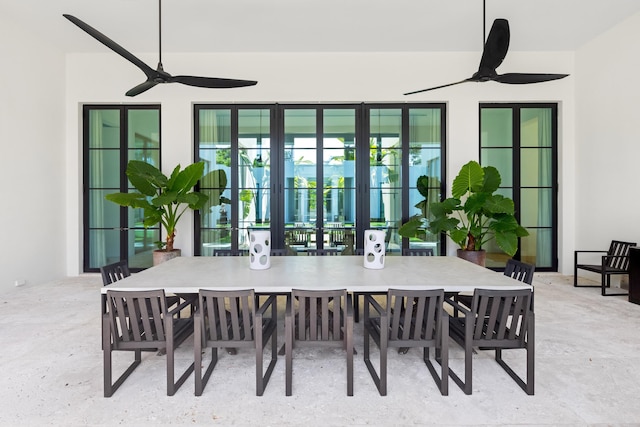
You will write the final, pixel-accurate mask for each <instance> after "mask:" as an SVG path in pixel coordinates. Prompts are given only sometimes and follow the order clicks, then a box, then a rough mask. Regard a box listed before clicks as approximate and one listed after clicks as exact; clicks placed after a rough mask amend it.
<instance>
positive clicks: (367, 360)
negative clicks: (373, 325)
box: [364, 319, 388, 396]
mask: <svg viewBox="0 0 640 427" xmlns="http://www.w3.org/2000/svg"><path fill="white" fill-rule="evenodd" d="M365 322H366V319H365ZM383 330H384V331H386V329H383ZM384 333H385V332H383V334H384ZM371 338H373V337H372V336H371V334H370V331H369V328H368V327H367V325H366V324H365V327H364V364H365V365H366V366H367V369H368V371H369V374H371V378H372V379H373V382H374V384H375V385H376V388H377V389H378V392H379V393H380V396H386V395H387V351H388V348H387V340H386V338H385V339H383V338H382V337H380V339H379V340H378V339H375V338H374V342H375V343H376V344H377V345H378V348H379V349H380V374H379V375H378V372H376V368H375V367H374V366H373V363H371V342H370V339H371Z"/></svg>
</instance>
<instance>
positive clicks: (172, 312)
mask: <svg viewBox="0 0 640 427" xmlns="http://www.w3.org/2000/svg"><path fill="white" fill-rule="evenodd" d="M192 304H193V300H184V301H182V302H181V303H180V304H178V305H177V306H175V307H174V308H173V309H171V310H169V312H168V313H167V314H169V315H171V316H174V315H176V314H178V313H179V312H181V311H182V310H183V309H184V308H187V307H189V306H190V305H192Z"/></svg>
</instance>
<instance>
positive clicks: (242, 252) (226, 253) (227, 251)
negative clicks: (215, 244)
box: [213, 249, 249, 256]
mask: <svg viewBox="0 0 640 427" xmlns="http://www.w3.org/2000/svg"><path fill="white" fill-rule="evenodd" d="M247 255H249V251H247V250H242V249H241V250H239V251H234V250H231V249H215V250H214V251H213V256H247Z"/></svg>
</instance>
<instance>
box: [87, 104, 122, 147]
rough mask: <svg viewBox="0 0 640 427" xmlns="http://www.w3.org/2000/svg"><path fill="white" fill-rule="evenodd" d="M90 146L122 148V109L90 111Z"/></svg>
mask: <svg viewBox="0 0 640 427" xmlns="http://www.w3.org/2000/svg"><path fill="white" fill-rule="evenodd" d="M88 126H89V141H88V142H89V148H120V110H117V109H115V110H93V109H92V110H90V111H89V124H88Z"/></svg>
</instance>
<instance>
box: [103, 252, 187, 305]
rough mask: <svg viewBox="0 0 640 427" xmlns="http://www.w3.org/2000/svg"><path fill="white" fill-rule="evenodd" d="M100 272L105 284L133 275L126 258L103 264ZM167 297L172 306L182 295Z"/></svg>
mask: <svg viewBox="0 0 640 427" xmlns="http://www.w3.org/2000/svg"><path fill="white" fill-rule="evenodd" d="M100 274H101V275H102V285H103V286H107V285H110V284H112V283H115V282H117V281H119V280H122V279H124V278H125V277H129V276H131V271H130V270H129V262H128V261H127V260H126V259H123V260H120V261H118V262H114V263H112V264H108V265H105V266H102V267H100ZM166 298H167V304H168V306H169V307H170V308H171V307H173V306H175V305H177V304H180V297H179V296H177V295H168V296H167V297H166ZM105 312H106V311H105V310H103V313H105Z"/></svg>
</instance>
